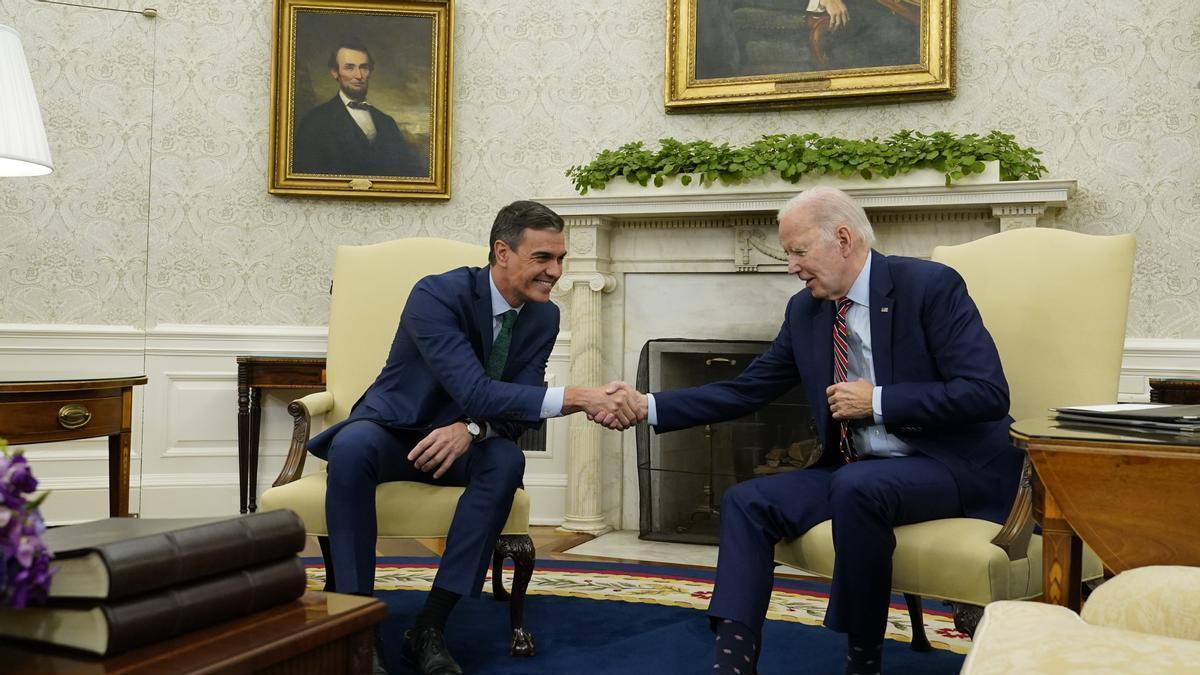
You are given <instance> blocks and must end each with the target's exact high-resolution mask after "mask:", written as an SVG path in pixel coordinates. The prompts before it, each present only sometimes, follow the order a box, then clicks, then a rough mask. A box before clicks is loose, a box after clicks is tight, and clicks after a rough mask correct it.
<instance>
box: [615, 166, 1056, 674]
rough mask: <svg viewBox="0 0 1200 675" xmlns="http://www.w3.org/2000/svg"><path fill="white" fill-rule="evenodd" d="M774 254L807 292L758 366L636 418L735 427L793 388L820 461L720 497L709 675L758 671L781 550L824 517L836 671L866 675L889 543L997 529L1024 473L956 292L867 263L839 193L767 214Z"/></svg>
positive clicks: (985, 345) (952, 285)
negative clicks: (980, 525)
mask: <svg viewBox="0 0 1200 675" xmlns="http://www.w3.org/2000/svg"><path fill="white" fill-rule="evenodd" d="M779 241H780V243H781V244H782V246H783V249H784V251H785V252H786V254H787V261H788V272H789V273H791V274H795V275H796V276H797V277H798V278H799V279H800V280H801V281H803V282H804V285H805V289H804V290H802V291H800V292H799V293H797V294H796V295H794V296H792V298H791V300H790V301H789V302H788V305H787V310H786V312H785V314H784V321H783V327H782V328H781V329H780V331H779V335H778V337H776V338H775V341H774V342H773V343H772V344H771V346H770V347H769V348H768V349H767V351H766V352H764V353H763V354H762V355H761V356H759V357H758V358H757V359H755V360H754V361H753V362H752V363H751V364H750V365H749V366H748V367H747V368H746V370H745V371H744V372H743V373H742V374H741V375H740V376H738V377H737V378H736V379H734V380H730V381H726V382H717V383H713V384H708V385H704V386H701V387H695V388H691V389H683V390H678V391H671V392H659V393H656V394H651V395H648V396H646V397H644V398H643V399H640V400H638V401H637V406H636V407H637V409H638V414H639V416H641V415H643V414H644V415H647V416H648V421H649V422H650V424H652V425H654V426H655V431H656V432H657V433H664V432H668V431H673V430H676V429H683V428H687V427H692V426H696V425H698V424H706V423H711V422H719V421H724V420H730V419H735V418H738V417H741V416H743V415H747V414H749V413H751V412H753V411H755V410H757V409H758V408H760V407H762V406H764V405H766V404H767V403H769V402H770V401H772V400H774V399H775V398H776V397H778V396H780V395H781V394H783V393H784V392H786V391H788V390H789V389H791V388H792V387H793V386H795V385H796V384H797V383H801V384H802V385H803V386H804V391H805V394H806V395H807V397H808V401H809V404H810V405H811V407H812V411H813V416H814V418H815V421H816V426H817V431H818V433H819V438H820V439H821V442H822V444H823V447H824V452H823V453H822V455H821V457H820V459H819V460H818V461H817V463H816V465H815V466H813V467H810V468H808V469H805V470H803V471H793V472H788V473H781V474H775V475H771V476H766V477H762V478H755V479H753V480H750V481H746V482H743V483H739V484H738V485H735V486H734V487H732V488H730V489H729V490H728V491H726V492H725V494H724V497H723V498H722V500H721V546H720V554H719V561H718V566H717V578H716V587H715V589H714V592H713V597H712V601H711V603H710V605H709V616H710V617H711V621H712V625H713V628H714V631H715V632H716V634H717V642H716V644H717V649H716V655H715V663H714V669H713V671H712V672H714V673H722V674H724V673H737V672H740V673H743V674H745V673H750V672H753V669H754V664H755V662H756V661H757V654H758V651H759V649H760V648H761V635H762V625H763V620H764V618H765V615H766V611H767V603H768V600H769V598H770V595H771V586H772V580H773V567H774V562H773V555H772V554H773V549H774V546H775V544H776V543H777V542H778V541H780V540H782V539H791V538H794V537H798V536H800V535H802V534H804V532H806V531H807V530H808V529H809V528H811V527H812V526H813V525H816V524H817V523H820V522H822V521H824V520H828V519H831V518H832V520H833V543H834V549H835V551H836V558H835V563H834V572H833V583H832V588H831V592H830V598H829V608H828V610H827V612H826V614H825V625H826V626H828V627H829V628H831V629H833V630H835V631H838V632H843V633H847V634H848V636H849V637H848V642H849V650H848V657H849V658H848V662H847V672H848V673H878V672H880V664H881V661H880V652H881V648H882V642H883V635H884V628H885V625H886V620H887V612H888V602H889V596H890V586H891V577H892V552H893V550H894V548H895V538H894V535H893V534H892V528H893V527H895V526H898V525H905V524H908V523H916V522H921V521H926V520H933V519H937V518H952V517H959V516H970V517H976V518H986V519H990V520H994V521H996V522H1001V521H1002V520H1003V519H1004V516H1005V514H1006V513H1007V512H1008V509H1009V507H1010V505H1011V502H1012V500H1013V497H1014V495H1015V494H1016V486H1017V480H1018V477H1019V475H1020V467H1021V455H1020V453H1019V451H1018V450H1016V449H1015V448H1014V447H1013V446H1012V445H1011V444H1010V442H1009V440H1008V427H1009V424H1010V423H1011V422H1012V419H1011V418H1010V417H1009V416H1008V384H1007V382H1006V381H1005V378H1004V372H1003V370H1002V369H1001V367H1000V358H999V355H998V353H997V352H996V346H995V344H994V343H993V341H992V338H991V336H990V335H989V334H988V332H987V329H986V328H985V327H984V325H983V321H982V320H981V319H980V316H979V312H978V310H977V309H976V307H975V303H974V302H972V300H971V298H970V296H969V295H967V289H966V286H965V284H964V283H963V280H962V277H960V276H959V275H958V274H957V273H956V272H955V271H954V270H952V269H950V268H949V267H946V266H944V265H940V264H938V263H934V262H929V261H925V260H917V259H913V258H902V257H899V256H884V255H881V254H879V253H878V252H875V251H873V250H871V245H872V243H873V241H874V232H873V231H872V229H871V224H870V222H869V221H868V220H867V217H866V214H865V213H864V212H863V210H862V208H861V207H859V206H858V205H857V204H856V203H855V202H854V200H852V199H851V198H850V197H849V196H847V195H846V194H845V193H843V192H841V191H839V190H835V189H832V188H817V189H813V190H809V191H807V192H804V193H802V194H800V195H798V196H797V197H795V198H793V199H792V200H791V201H789V202H788V203H787V204H786V205H785V206H784V207H783V208H782V209H781V210H780V211H779ZM843 307H844V310H843ZM839 313H840V314H841V315H842V317H841V319H838V320H837V321H835V319H837V314H839ZM836 323H841V324H842V325H843V328H842V330H841V332H837V329H836V328H835V324H836ZM1031 330H1035V329H1034V328H1031ZM835 332H836V333H837V334H836V335H835ZM835 342H836V343H837V344H838V349H839V350H840V351H841V352H842V354H843V355H844V360H843V361H842V363H840V364H839V363H838V360H839V359H838V356H837V355H835ZM625 387H626V388H627V385H625ZM599 421H600V422H601V423H609V424H610V425H611V426H617V424H616V422H617V421H616V420H613V419H611V418H609V417H608V416H606V415H603V416H601V417H600V418H599ZM843 429H844V431H843Z"/></svg>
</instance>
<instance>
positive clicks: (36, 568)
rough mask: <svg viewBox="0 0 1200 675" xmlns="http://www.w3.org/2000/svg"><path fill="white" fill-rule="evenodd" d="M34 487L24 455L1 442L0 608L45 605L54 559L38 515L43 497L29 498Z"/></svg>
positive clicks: (35, 483) (35, 486)
mask: <svg viewBox="0 0 1200 675" xmlns="http://www.w3.org/2000/svg"><path fill="white" fill-rule="evenodd" d="M37 484H38V482H37V479H36V478H34V477H33V472H32V471H31V470H30V469H29V462H28V461H26V459H25V455H24V454H22V453H21V452H20V451H17V452H14V453H12V454H10V453H9V451H8V444H7V443H5V442H4V441H3V440H0V607H18V608H19V607H25V606H26V605H40V604H44V603H45V602H46V598H47V594H48V593H49V591H50V577H51V576H52V575H53V574H54V572H53V571H52V570H51V569H50V559H51V558H52V557H53V556H52V554H51V553H50V551H49V549H47V548H46V545H45V544H44V543H42V534H44V533H45V531H46V524H45V523H44V522H43V521H42V515H41V513H39V512H38V507H39V506H41V504H42V500H44V499H45V498H46V495H45V494H43V495H42V496H41V497H39V498H37V499H35V500H33V501H29V499H28V495H29V494H31V493H32V492H33V491H34V490H36V489H37Z"/></svg>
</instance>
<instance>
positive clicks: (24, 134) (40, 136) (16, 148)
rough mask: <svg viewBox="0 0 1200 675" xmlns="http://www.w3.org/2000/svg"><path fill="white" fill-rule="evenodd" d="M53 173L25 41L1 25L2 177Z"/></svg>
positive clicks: (0, 110) (0, 155) (0, 154)
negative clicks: (25, 50) (24, 44)
mask: <svg viewBox="0 0 1200 675" xmlns="http://www.w3.org/2000/svg"><path fill="white" fill-rule="evenodd" d="M53 170H54V165H53V164H52V163H51V162H50V144H49V143H47V142H46V128H45V127H43V126H42V112H41V110H40V109H38V102H37V96H36V95H35V94H34V93H33V80H31V79H30V78H29V65H28V64H27V63H26V62H25V52H24V51H23V50H22V49H21V38H20V36H19V35H17V31H15V30H13V29H11V28H9V27H8V26H4V25H0V176H41V175H44V174H47V173H50V172H51V171H53Z"/></svg>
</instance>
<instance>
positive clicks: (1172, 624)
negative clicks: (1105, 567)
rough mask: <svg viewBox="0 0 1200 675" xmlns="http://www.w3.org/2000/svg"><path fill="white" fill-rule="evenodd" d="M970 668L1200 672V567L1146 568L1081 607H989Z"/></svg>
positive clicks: (1033, 673) (1037, 672)
mask: <svg viewBox="0 0 1200 675" xmlns="http://www.w3.org/2000/svg"><path fill="white" fill-rule="evenodd" d="M962 673H963V675H1008V674H1009V673H1022V674H1023V675H1069V674H1072V673H1078V674H1079V675H1084V674H1087V675H1091V674H1092V673H1122V675H1133V674H1137V673H1146V674H1147V675H1151V674H1153V675H1167V674H1169V673H1193V674H1194V673H1200V568H1196V567H1179V566H1153V567H1139V568H1136V569H1132V570H1128V571H1125V572H1122V573H1120V574H1118V575H1117V576H1115V577H1113V578H1112V579H1109V580H1108V581H1106V582H1104V584H1103V585H1101V586H1100V587H1099V588H1097V589H1096V590H1095V591H1094V592H1093V593H1092V594H1091V596H1089V597H1088V601H1087V603H1086V604H1085V605H1084V606H1083V611H1082V613H1081V614H1076V613H1075V612H1072V611H1071V610H1069V609H1067V608H1065V607H1059V606H1057V605H1047V604H1043V603H1040V602H1020V601H1005V602H995V603H992V604H990V605H988V606H987V609H986V610H985V611H984V613H983V620H982V621H980V622H979V630H978V631H976V633H975V640H974V644H973V645H971V652H970V653H969V654H968V655H967V659H966V661H965V662H963V668H962Z"/></svg>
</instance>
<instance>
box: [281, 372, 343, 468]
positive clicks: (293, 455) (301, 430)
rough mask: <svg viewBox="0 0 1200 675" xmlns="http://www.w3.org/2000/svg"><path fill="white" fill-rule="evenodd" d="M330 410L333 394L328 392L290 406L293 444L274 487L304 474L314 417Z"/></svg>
mask: <svg viewBox="0 0 1200 675" xmlns="http://www.w3.org/2000/svg"><path fill="white" fill-rule="evenodd" d="M330 410H333V394H331V393H329V392H328V391H318V392H317V393H315V394H309V395H308V396H305V397H303V398H298V399H296V400H295V401H292V402H291V403H289V404H288V413H289V414H291V416H292V443H291V445H290V446H288V454H287V459H285V460H284V461H283V469H281V470H280V471H279V476H278V477H277V478H276V479H275V482H274V483H272V485H273V486H279V485H284V484H287V483H290V482H292V481H294V480H296V479H297V478H299V477H300V475H301V474H303V473H304V458H305V457H306V456H307V454H308V450H306V449H305V446H306V445H308V437H309V433H310V431H311V428H312V417H313V416H314V415H317V416H319V415H324V414H325V413H327V412H329V411H330Z"/></svg>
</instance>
